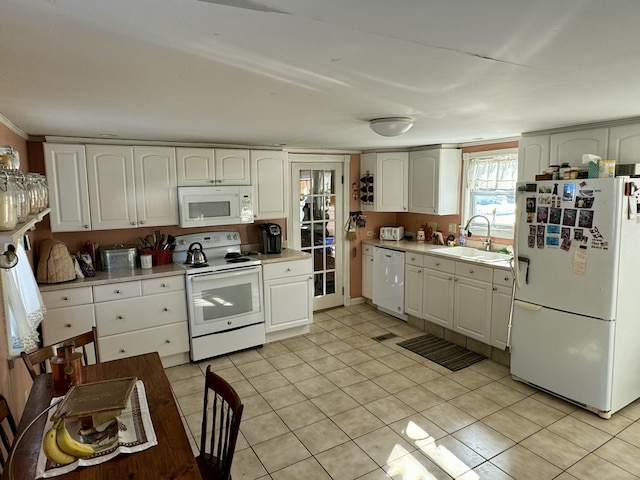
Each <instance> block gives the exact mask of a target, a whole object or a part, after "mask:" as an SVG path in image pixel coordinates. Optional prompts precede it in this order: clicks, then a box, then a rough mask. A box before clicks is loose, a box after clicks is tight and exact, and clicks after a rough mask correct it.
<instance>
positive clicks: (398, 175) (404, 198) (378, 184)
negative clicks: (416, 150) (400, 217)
mask: <svg viewBox="0 0 640 480" xmlns="http://www.w3.org/2000/svg"><path fill="white" fill-rule="evenodd" d="M360 176H361V178H362V177H365V176H368V177H371V176H373V182H372V183H369V184H368V187H371V188H372V190H371V191H367V192H366V193H365V192H361V193H362V194H363V195H366V196H367V198H371V201H370V202H369V201H363V202H362V209H363V210H371V211H374V212H406V211H408V203H409V188H408V182H407V180H408V177H409V153H408V152H384V153H365V154H363V155H362V157H361V160H360Z"/></svg>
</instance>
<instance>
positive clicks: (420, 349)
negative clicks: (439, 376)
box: [398, 335, 487, 372]
mask: <svg viewBox="0 0 640 480" xmlns="http://www.w3.org/2000/svg"><path fill="white" fill-rule="evenodd" d="M398 345H400V346H401V347H403V348H406V349H407V350H409V351H411V352H413V353H417V354H418V355H420V356H422V357H424V358H427V359H429V360H431V361H432V362H435V363H437V364H438V365H442V366H443V367H445V368H448V369H449V370H451V371H453V372H457V371H458V370H462V369H463V368H466V367H468V366H469V365H473V364H474V363H478V362H480V361H482V360H486V359H487V357H485V356H484V355H480V354H479V353H475V352H472V351H471V350H467V349H466V348H464V347H461V346H459V345H456V344H455V343H451V342H448V341H447V340H443V339H442V338H438V337H435V336H433V335H423V336H422V337H417V338H412V339H411V340H405V341H403V342H399V343H398Z"/></svg>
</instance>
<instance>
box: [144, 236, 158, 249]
mask: <svg viewBox="0 0 640 480" xmlns="http://www.w3.org/2000/svg"><path fill="white" fill-rule="evenodd" d="M144 242H145V244H146V248H153V246H154V245H155V243H156V239H155V237H154V236H153V235H147V236H146V237H144Z"/></svg>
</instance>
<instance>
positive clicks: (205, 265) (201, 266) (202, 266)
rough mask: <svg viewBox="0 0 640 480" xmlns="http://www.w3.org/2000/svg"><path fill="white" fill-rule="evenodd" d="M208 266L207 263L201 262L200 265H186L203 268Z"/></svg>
mask: <svg viewBox="0 0 640 480" xmlns="http://www.w3.org/2000/svg"><path fill="white" fill-rule="evenodd" d="M208 266H209V264H208V263H201V264H200V265H188V267H189V268H204V267H208Z"/></svg>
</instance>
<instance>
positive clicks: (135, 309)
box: [93, 275, 189, 366]
mask: <svg viewBox="0 0 640 480" xmlns="http://www.w3.org/2000/svg"><path fill="white" fill-rule="evenodd" d="M93 288H94V297H95V301H96V304H95V316H96V325H97V327H98V338H99V340H100V342H99V344H100V357H101V359H102V360H103V361H108V360H115V359H117V358H123V357H130V356H133V355H139V354H142V353H149V352H158V354H159V355H160V357H161V358H163V363H164V364H165V366H168V364H172V363H173V362H172V361H171V360H170V359H168V358H167V357H170V356H173V355H176V354H187V352H188V351H189V338H188V326H187V304H186V296H185V295H186V294H185V288H184V277H183V276H181V275H180V276H175V277H165V278H150V279H145V280H134V281H129V282H119V283H113V284H108V285H99V286H95V287H93ZM165 359H167V360H166V361H165ZM180 360H182V359H180ZM180 360H179V361H178V362H179V363H183V362H182V361H180Z"/></svg>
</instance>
